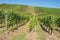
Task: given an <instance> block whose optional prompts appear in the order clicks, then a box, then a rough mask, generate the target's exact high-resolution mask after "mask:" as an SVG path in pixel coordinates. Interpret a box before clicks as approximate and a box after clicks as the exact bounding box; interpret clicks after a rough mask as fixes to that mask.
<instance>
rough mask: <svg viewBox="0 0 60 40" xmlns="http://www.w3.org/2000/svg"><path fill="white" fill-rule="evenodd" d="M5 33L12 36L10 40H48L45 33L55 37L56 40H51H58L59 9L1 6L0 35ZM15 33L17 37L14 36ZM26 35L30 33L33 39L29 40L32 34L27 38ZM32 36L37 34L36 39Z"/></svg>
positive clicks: (59, 31)
mask: <svg viewBox="0 0 60 40" xmlns="http://www.w3.org/2000/svg"><path fill="white" fill-rule="evenodd" d="M29 8H30V9H29ZM28 9H29V10H28ZM31 10H32V11H31ZM33 11H34V12H33ZM27 23H28V25H27ZM24 25H25V26H24ZM22 27H23V28H22ZM16 31H17V32H16ZM5 32H7V34H8V35H9V36H11V35H12V36H11V37H12V38H11V39H12V40H30V39H31V40H48V39H47V38H45V36H46V35H45V34H47V33H48V35H53V34H55V35H56V37H57V39H53V38H52V37H51V38H52V39H51V40H60V39H59V38H60V35H59V34H60V9H57V8H44V7H32V6H30V7H29V6H27V5H16V4H14V5H12V4H1V5H0V35H2V34H4V33H5ZM33 32H34V33H33ZM13 33H14V34H13ZM15 33H16V34H17V35H15ZM18 33H19V34H18ZM28 33H30V34H31V33H32V34H33V36H32V37H33V38H30V36H31V35H32V34H31V35H30V36H29V34H28ZM44 33H45V34H44ZM27 34H28V35H27ZM34 34H35V35H37V34H38V37H36V39H34V38H35V37H34ZM19 35H20V36H19ZM26 35H27V36H29V38H30V39H27V38H26V37H25V36H26ZM24 38H25V39H24ZM0 39H1V38H0ZM4 39H5V38H4ZM1 40H3V39H1ZM6 40H9V39H6ZM49 40H50V39H49Z"/></svg>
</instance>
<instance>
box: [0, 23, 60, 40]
mask: <svg viewBox="0 0 60 40" xmlns="http://www.w3.org/2000/svg"><path fill="white" fill-rule="evenodd" d="M0 40H60V38H57V37H56V36H55V35H54V34H53V35H49V34H48V33H46V32H44V31H43V30H42V29H41V27H38V28H37V30H35V31H34V32H33V31H31V32H29V22H27V23H26V24H25V25H23V26H21V27H19V28H18V30H15V31H14V32H11V31H10V33H9V34H6V32H5V33H3V34H1V35H0Z"/></svg>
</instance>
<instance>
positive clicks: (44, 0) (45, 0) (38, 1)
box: [0, 0, 60, 8]
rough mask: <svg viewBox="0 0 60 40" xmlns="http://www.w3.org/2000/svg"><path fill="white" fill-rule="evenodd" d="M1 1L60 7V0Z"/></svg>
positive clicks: (4, 1)
mask: <svg viewBox="0 0 60 40" xmlns="http://www.w3.org/2000/svg"><path fill="white" fill-rule="evenodd" d="M0 3H7V4H23V5H30V6H41V7H52V8H60V0H0Z"/></svg>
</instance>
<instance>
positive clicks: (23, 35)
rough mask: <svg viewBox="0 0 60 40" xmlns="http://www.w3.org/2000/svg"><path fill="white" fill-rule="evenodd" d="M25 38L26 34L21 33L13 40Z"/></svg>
mask: <svg viewBox="0 0 60 40" xmlns="http://www.w3.org/2000/svg"><path fill="white" fill-rule="evenodd" d="M25 36H26V32H21V33H20V34H18V35H17V36H15V37H13V38H12V40H24V37H25Z"/></svg>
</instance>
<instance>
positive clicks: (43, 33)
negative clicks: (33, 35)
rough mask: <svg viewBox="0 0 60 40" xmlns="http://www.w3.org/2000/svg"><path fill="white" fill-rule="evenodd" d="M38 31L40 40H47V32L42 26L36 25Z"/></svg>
mask: <svg viewBox="0 0 60 40" xmlns="http://www.w3.org/2000/svg"><path fill="white" fill-rule="evenodd" d="M36 32H37V34H38V35H39V37H38V40H46V38H45V32H44V31H43V30H42V28H41V27H40V26H38V27H36Z"/></svg>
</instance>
